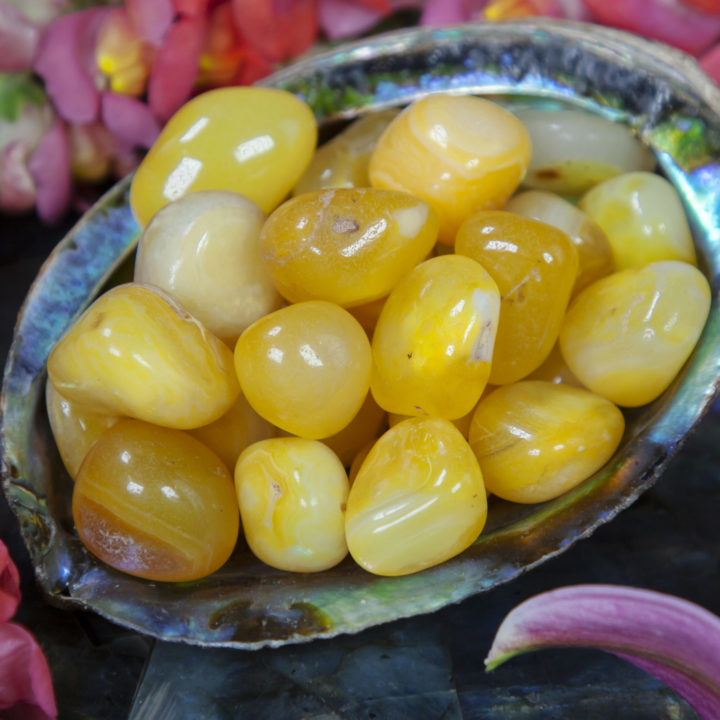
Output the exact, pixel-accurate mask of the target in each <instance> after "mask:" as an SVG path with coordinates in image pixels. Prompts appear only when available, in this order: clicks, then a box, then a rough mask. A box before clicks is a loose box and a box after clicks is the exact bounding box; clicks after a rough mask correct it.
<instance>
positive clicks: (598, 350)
mask: <svg viewBox="0 0 720 720" xmlns="http://www.w3.org/2000/svg"><path fill="white" fill-rule="evenodd" d="M709 310H710V288H709V286H708V281H707V280H706V278H705V276H704V275H703V274H702V273H701V272H700V271H699V270H698V269H697V268H695V267H693V266H692V265H688V264H687V263H684V262H679V261H677V260H667V261H664V262H656V263H650V264H649V265H646V266H645V267H643V268H637V269H629V270H623V271H622V272H618V273H615V274H613V275H609V276H608V277H606V278H603V279H602V280H598V281H597V282H596V283H593V284H592V285H590V287H588V288H586V289H585V290H584V291H583V292H581V293H580V295H578V296H577V298H575V300H574V301H573V303H572V305H571V306H570V309H569V310H568V313H567V316H566V318H565V321H564V323H563V327H562V330H561V332H560V349H561V351H562V354H563V357H564V358H565V361H566V362H567V364H568V366H569V367H570V369H571V370H572V372H573V373H574V374H575V375H576V376H577V377H578V378H579V380H580V381H581V382H582V383H583V384H584V385H585V386H586V387H588V388H589V389H590V390H592V391H593V392H596V393H598V394H599V395H603V396H604V397H606V398H609V399H610V400H612V401H613V402H614V403H616V404H617V405H621V406H626V407H634V406H637V405H644V404H645V403H649V402H650V401H651V400H654V399H655V398H656V397H657V396H658V395H660V394H661V393H662V392H663V391H664V390H665V389H666V388H667V387H668V386H669V385H670V383H671V382H672V381H673V379H674V378H675V376H676V375H677V374H678V372H679V371H680V368H681V367H682V366H683V364H684V363H685V361H686V360H687V359H688V357H689V355H690V353H691V352H692V350H693V348H694V347H695V343H696V342H697V340H698V338H699V337H700V333H701V332H702V329H703V327H704V325H705V320H706V319H707V316H708V312H709Z"/></svg>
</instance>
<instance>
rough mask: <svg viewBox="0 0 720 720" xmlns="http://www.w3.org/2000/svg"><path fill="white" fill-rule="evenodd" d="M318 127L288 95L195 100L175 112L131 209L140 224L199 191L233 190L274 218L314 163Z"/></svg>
mask: <svg viewBox="0 0 720 720" xmlns="http://www.w3.org/2000/svg"><path fill="white" fill-rule="evenodd" d="M316 142H317V127H316V124H315V118H314V117H313V114H312V111H311V110H310V108H309V107H308V106H307V105H306V104H305V103H303V102H302V101H301V100H299V99H298V98H297V97H295V96H294V95H292V94H291V93H288V92H285V91H283V90H275V89H272V88H261V87H228V88H221V89H218V90H211V91H209V92H206V93H203V94H202V95H198V96H197V97H196V98H193V99H192V100H190V101H189V102H188V103H186V104H185V105H184V106H183V107H181V108H180V110H178V111H177V112H176V113H175V115H173V116H172V117H171V118H170V120H169V121H168V123H167V124H166V125H165V127H164V128H163V131H162V132H161V133H160V136H159V137H158V139H157V140H156V141H155V144H154V145H153V146H152V148H151V149H150V151H149V152H148V154H147V155H146V156H145V158H144V160H143V161H142V163H141V164H140V167H139V168H138V169H137V171H136V172H135V177H134V178H133V182H132V186H131V188H130V206H131V207H132V211H133V214H134V215H135V218H136V219H137V221H138V222H139V223H140V224H141V225H147V223H148V222H149V221H150V218H151V217H152V216H153V215H154V214H155V213H156V212H157V211H158V210H159V209H160V208H161V207H164V206H165V205H167V204H168V203H169V202H172V201H173V200H178V199H179V198H181V197H182V196H183V195H186V194H187V193H190V192H197V191H198V190H232V191H234V192H237V193H240V194H242V195H245V196H246V197H248V198H250V200H252V201H253V202H255V203H257V204H258V205H259V206H260V207H261V208H262V210H263V211H264V212H266V213H269V212H270V211H271V210H273V209H274V208H275V207H276V206H277V205H278V204H279V203H280V202H281V201H282V199H283V198H284V197H285V196H286V195H287V194H288V193H289V192H290V190H291V188H292V187H293V185H295V183H296V182H297V180H298V178H299V177H300V176H301V175H302V173H303V172H304V171H305V168H306V167H307V166H308V163H309V162H310V158H311V157H312V154H313V151H314V150H315V143H316Z"/></svg>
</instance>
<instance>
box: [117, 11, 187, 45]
mask: <svg viewBox="0 0 720 720" xmlns="http://www.w3.org/2000/svg"><path fill="white" fill-rule="evenodd" d="M125 9H126V10H127V13H128V15H129V16H130V20H131V21H132V24H133V27H134V28H135V31H136V32H137V34H138V35H139V36H140V37H141V38H142V39H143V40H146V41H147V42H149V43H152V44H153V45H160V43H161V42H162V39H163V38H164V37H165V33H166V32H167V31H168V29H169V28H170V25H171V24H172V21H173V19H174V18H175V6H174V5H173V3H172V0H125Z"/></svg>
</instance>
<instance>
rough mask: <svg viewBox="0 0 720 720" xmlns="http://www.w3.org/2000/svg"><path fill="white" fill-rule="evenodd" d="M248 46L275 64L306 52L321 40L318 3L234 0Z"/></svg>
mask: <svg viewBox="0 0 720 720" xmlns="http://www.w3.org/2000/svg"><path fill="white" fill-rule="evenodd" d="M232 6H233V15H234V17H235V26H236V27H237V29H238V32H239V33H240V34H241V35H242V36H243V38H244V39H245V42H246V43H247V44H248V45H249V46H250V47H251V48H253V49H254V50H256V51H257V52H259V53H260V54H261V55H264V56H265V57H266V58H267V59H268V60H270V61H271V62H280V61H282V60H286V59H288V58H293V57H295V56H296V55H300V54H301V53H303V52H305V51H306V50H307V49H308V48H309V47H310V46H311V45H312V44H313V43H314V42H315V38H316V36H317V7H316V6H317V0H232Z"/></svg>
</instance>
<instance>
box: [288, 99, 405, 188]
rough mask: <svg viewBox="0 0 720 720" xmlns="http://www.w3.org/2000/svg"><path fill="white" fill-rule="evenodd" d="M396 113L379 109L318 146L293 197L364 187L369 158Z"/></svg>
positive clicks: (367, 179) (366, 182)
mask: <svg viewBox="0 0 720 720" xmlns="http://www.w3.org/2000/svg"><path fill="white" fill-rule="evenodd" d="M397 114H398V111H397V110H381V111H380V112H373V113H370V114H368V115H365V116H364V117H361V118H359V119H358V120H355V121H354V122H353V123H351V124H350V125H348V127H346V128H345V129H344V130H343V131H342V132H340V133H338V134H337V135H336V136H335V137H333V138H331V139H330V140H328V141H327V142H326V143H325V144H324V145H323V146H322V147H319V148H318V149H317V150H316V151H315V154H314V155H313V158H312V160H311V161H310V165H309V166H308V168H307V170H306V171H305V172H304V173H303V176H302V177H301V178H300V180H298V182H297V185H295V187H294V188H293V195H302V194H303V193H307V192H313V191H314V190H322V189H323V188H351V187H367V186H368V185H369V184H370V179H369V177H368V163H369V162H370V155H371V153H372V151H373V150H374V149H375V144H376V143H377V141H378V138H379V137H380V135H382V133H383V132H384V130H385V128H386V127H387V126H388V124H389V123H390V121H391V120H392V119H393V118H395V117H396V116H397Z"/></svg>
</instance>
